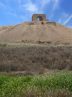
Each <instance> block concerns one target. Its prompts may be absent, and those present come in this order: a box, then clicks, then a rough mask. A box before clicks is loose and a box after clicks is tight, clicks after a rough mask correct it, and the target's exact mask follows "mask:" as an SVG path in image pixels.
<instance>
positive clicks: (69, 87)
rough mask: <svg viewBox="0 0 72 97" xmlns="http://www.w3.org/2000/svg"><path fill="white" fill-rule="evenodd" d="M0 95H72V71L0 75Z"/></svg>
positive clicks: (30, 96) (59, 96) (31, 96)
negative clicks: (31, 74) (32, 74)
mask: <svg viewBox="0 0 72 97" xmlns="http://www.w3.org/2000/svg"><path fill="white" fill-rule="evenodd" d="M0 97H72V72H68V71H67V72H64V71H62V72H57V73H52V74H44V75H35V76H23V75H22V76H19V75H15V76H11V75H0Z"/></svg>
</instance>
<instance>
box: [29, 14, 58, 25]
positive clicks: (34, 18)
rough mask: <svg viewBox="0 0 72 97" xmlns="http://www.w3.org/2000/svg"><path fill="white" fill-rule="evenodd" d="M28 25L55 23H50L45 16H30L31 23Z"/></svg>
mask: <svg viewBox="0 0 72 97" xmlns="http://www.w3.org/2000/svg"><path fill="white" fill-rule="evenodd" d="M28 24H30V25H34V24H53V25H56V23H55V22H50V21H49V20H48V19H47V18H46V15H45V14H33V15H32V22H30V23H28Z"/></svg>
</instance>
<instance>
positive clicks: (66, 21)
mask: <svg viewBox="0 0 72 97" xmlns="http://www.w3.org/2000/svg"><path fill="white" fill-rule="evenodd" d="M71 19H72V15H70V16H69V17H68V18H67V19H66V20H65V22H64V23H63V24H64V25H66V24H68V23H69V22H70V20H71Z"/></svg>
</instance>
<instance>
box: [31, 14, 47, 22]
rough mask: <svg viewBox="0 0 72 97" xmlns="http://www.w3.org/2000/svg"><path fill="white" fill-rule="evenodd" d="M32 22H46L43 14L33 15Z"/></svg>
mask: <svg viewBox="0 0 72 97" xmlns="http://www.w3.org/2000/svg"><path fill="white" fill-rule="evenodd" d="M32 21H47V19H46V15H45V14H33V16H32Z"/></svg>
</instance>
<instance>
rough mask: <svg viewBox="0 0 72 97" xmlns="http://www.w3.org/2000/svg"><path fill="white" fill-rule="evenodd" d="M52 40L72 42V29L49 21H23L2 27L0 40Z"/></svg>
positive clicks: (55, 41)
mask: <svg viewBox="0 0 72 97" xmlns="http://www.w3.org/2000/svg"><path fill="white" fill-rule="evenodd" d="M38 41H41V42H52V43H57V42H58V43H72V29H69V28H66V27H64V26H62V25H60V24H57V23H56V24H54V23H51V22H48V23H46V24H41V23H35V24H34V23H33V22H30V23H22V24H18V25H15V26H6V27H5V26H4V27H0V42H38Z"/></svg>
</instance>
